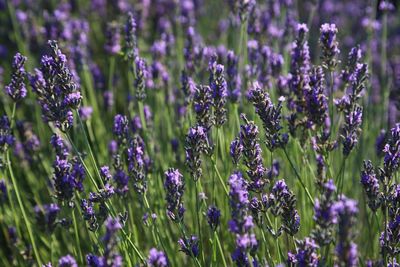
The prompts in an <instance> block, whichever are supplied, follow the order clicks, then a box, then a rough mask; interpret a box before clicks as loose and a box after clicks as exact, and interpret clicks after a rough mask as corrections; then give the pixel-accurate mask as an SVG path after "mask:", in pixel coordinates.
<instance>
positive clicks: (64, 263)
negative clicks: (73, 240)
mask: <svg viewBox="0 0 400 267" xmlns="http://www.w3.org/2000/svg"><path fill="white" fill-rule="evenodd" d="M58 266H59V267H78V264H77V263H76V260H75V259H74V257H72V256H71V255H66V256H63V257H61V258H60V259H59V260H58Z"/></svg>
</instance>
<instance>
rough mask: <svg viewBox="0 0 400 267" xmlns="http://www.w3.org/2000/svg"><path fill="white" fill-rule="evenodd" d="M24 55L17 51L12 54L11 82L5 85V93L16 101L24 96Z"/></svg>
mask: <svg viewBox="0 0 400 267" xmlns="http://www.w3.org/2000/svg"><path fill="white" fill-rule="evenodd" d="M26 60H27V58H26V57H24V56H23V55H21V54H20V53H17V54H16V55H15V56H14V60H13V63H12V76H11V82H10V84H9V85H7V86H6V87H5V91H6V93H7V94H8V95H9V96H10V97H11V99H12V100H13V101H14V102H17V101H19V100H21V99H23V98H25V97H26V93H27V91H26V87H25V75H26V72H25V68H24V65H25V61H26Z"/></svg>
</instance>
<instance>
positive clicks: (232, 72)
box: [226, 50, 242, 103]
mask: <svg viewBox="0 0 400 267" xmlns="http://www.w3.org/2000/svg"><path fill="white" fill-rule="evenodd" d="M238 67H239V58H238V57H237V56H236V55H235V53H234V52H233V51H231V50H230V51H228V54H227V69H226V74H227V83H228V92H229V98H230V99H231V100H232V102H233V103H236V102H238V101H239V98H240V96H241V90H240V87H241V83H242V82H241V79H240V75H239V71H238Z"/></svg>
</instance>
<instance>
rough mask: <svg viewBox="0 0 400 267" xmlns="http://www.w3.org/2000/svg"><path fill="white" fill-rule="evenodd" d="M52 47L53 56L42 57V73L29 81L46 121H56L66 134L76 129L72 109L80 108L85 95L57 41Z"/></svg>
mask: <svg viewBox="0 0 400 267" xmlns="http://www.w3.org/2000/svg"><path fill="white" fill-rule="evenodd" d="M49 45H50V48H51V50H52V55H51V56H47V55H45V56H43V57H42V59H41V68H40V70H38V69H35V74H33V75H32V74H31V75H29V80H30V83H31V86H32V89H33V91H34V92H35V93H36V95H37V99H38V102H39V104H40V105H41V107H42V116H43V119H44V121H45V122H54V123H55V125H56V127H58V128H59V129H60V130H62V131H64V132H65V131H67V130H68V129H70V128H71V127H72V124H73V119H74V117H73V113H72V110H73V109H77V108H79V105H80V103H81V101H82V95H81V93H80V91H79V88H78V86H77V84H76V83H75V81H74V77H73V75H72V72H71V70H70V69H69V68H68V67H67V58H66V56H65V55H64V54H63V53H62V52H61V50H60V49H59V48H58V45H57V42H56V41H49Z"/></svg>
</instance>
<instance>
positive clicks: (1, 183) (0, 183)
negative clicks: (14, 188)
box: [0, 179, 8, 205]
mask: <svg viewBox="0 0 400 267" xmlns="http://www.w3.org/2000/svg"><path fill="white" fill-rule="evenodd" d="M7 197H8V193H7V184H6V181H5V180H4V179H0V205H2V204H4V203H5V202H6V201H7Z"/></svg>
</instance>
